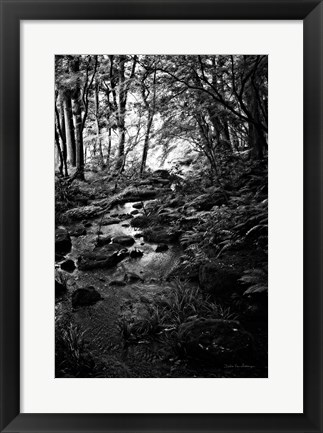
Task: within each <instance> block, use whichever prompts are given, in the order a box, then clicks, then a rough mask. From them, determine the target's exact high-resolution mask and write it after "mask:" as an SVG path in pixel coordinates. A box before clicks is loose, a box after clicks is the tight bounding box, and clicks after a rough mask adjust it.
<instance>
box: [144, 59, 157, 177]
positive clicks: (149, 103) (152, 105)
mask: <svg viewBox="0 0 323 433" xmlns="http://www.w3.org/2000/svg"><path fill="white" fill-rule="evenodd" d="M156 73H157V67H156V62H155V63H154V65H153V66H152V67H149V68H148V69H147V70H146V71H145V73H144V74H143V76H142V81H141V95H142V99H143V101H144V104H145V107H146V110H147V127H146V134H145V141H144V147H143V153H142V159H141V166H140V175H141V176H142V174H143V172H144V170H145V167H146V162H147V155H148V149H149V138H150V131H151V128H152V124H153V119H154V115H155V110H156ZM150 74H152V75H153V80H152V84H151V87H152V89H151V88H149V85H147V83H146V81H147V78H148V76H149V75H150ZM150 93H152V97H151V100H149V94H150Z"/></svg>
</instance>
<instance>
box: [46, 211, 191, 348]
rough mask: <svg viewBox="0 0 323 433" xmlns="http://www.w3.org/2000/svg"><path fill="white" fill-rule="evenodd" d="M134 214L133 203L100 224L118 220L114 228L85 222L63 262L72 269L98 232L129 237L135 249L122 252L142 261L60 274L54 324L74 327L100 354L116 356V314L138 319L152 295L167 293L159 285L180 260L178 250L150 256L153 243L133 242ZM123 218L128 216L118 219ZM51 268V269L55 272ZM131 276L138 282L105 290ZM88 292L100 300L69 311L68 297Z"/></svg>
mask: <svg viewBox="0 0 323 433" xmlns="http://www.w3.org/2000/svg"><path fill="white" fill-rule="evenodd" d="M132 211H134V207H133V203H125V204H123V205H118V206H115V207H113V208H112V209H111V210H110V211H109V212H107V213H106V214H105V215H104V218H117V217H118V216H122V215H123V218H124V219H123V220H122V221H121V222H119V223H116V224H110V225H101V220H102V218H101V217H99V218H96V219H93V220H91V223H92V225H91V226H90V227H88V228H87V229H86V230H87V232H86V235H83V236H78V237H75V236H72V237H71V239H72V249H71V251H70V253H69V254H67V255H66V259H72V260H73V261H74V262H75V264H76V266H77V259H78V257H79V256H80V255H81V254H82V253H84V251H92V250H93V249H94V247H95V244H96V241H97V237H98V231H99V230H100V231H101V235H100V236H109V237H111V238H114V237H116V236H132V237H133V238H134V239H135V243H134V244H133V246H132V247H128V250H129V251H131V250H134V249H138V250H140V251H142V253H143V255H142V257H138V258H131V257H129V256H128V257H126V258H124V259H123V260H122V261H121V262H120V263H118V264H117V265H116V266H115V267H112V268H108V269H105V268H97V269H93V270H88V271H81V270H79V269H78V268H77V267H76V269H75V270H74V271H73V272H72V273H68V272H64V271H62V272H64V276H65V278H66V279H67V287H68V290H67V293H66V294H65V295H63V296H62V297H61V298H58V299H57V300H56V305H55V308H56V314H55V317H56V320H58V321H59V320H69V319H70V320H71V321H73V322H74V323H77V324H79V325H80V327H81V329H82V330H83V331H85V336H86V337H87V339H88V340H90V341H92V342H93V341H94V342H95V347H96V349H97V350H98V351H100V354H101V355H102V356H104V354H106V355H108V354H111V351H112V352H114V353H116V352H119V354H121V352H122V342H121V337H120V333H119V331H118V326H117V323H118V319H119V318H120V314H121V313H122V311H123V310H125V309H126V308H129V305H136V308H137V310H138V314H140V308H141V305H143V306H144V304H145V302H149V299H151V298H152V297H153V296H154V295H155V294H156V293H160V292H161V291H165V290H167V283H165V281H164V279H165V277H166V276H167V273H168V272H169V271H170V270H171V268H172V266H174V264H175V263H176V261H178V259H179V257H180V256H181V255H182V252H183V250H182V248H181V247H180V245H178V244H173V245H172V244H168V250H167V251H164V252H156V251H155V250H156V247H157V244H156V243H152V242H146V241H144V238H143V237H142V236H141V237H135V236H136V235H138V234H139V233H141V230H140V229H137V228H133V227H131V225H130V221H131V216H130V213H131V212H132ZM124 214H127V216H128V215H129V217H128V218H127V216H124ZM59 263H60V262H57V263H56V267H59ZM129 273H133V274H136V275H138V276H140V278H141V279H142V281H140V280H139V281H135V282H133V283H131V282H127V283H126V285H123V286H119V285H118V286H115V285H110V282H111V281H116V280H118V281H123V280H124V277H125V275H127V274H129ZM89 286H93V287H94V288H95V289H96V290H97V291H98V292H99V293H100V295H101V296H102V298H103V299H102V300H101V301H99V302H97V303H96V304H94V305H91V306H88V307H81V308H78V309H73V308H72V303H71V297H72V293H73V291H74V290H76V289H77V288H83V287H89Z"/></svg>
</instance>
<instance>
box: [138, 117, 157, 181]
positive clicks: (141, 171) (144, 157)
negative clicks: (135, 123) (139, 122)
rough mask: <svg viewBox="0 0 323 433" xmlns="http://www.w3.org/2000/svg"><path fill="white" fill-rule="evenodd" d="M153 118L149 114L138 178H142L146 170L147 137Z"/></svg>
mask: <svg viewBox="0 0 323 433" xmlns="http://www.w3.org/2000/svg"><path fill="white" fill-rule="evenodd" d="M153 117H154V115H153V113H149V117H148V124H147V130H146V135H145V142H144V150H143V153H142V160H141V167H140V176H142V174H143V172H144V170H145V168H146V161H147V155H148V148H149V136H150V130H151V126H152V123H153Z"/></svg>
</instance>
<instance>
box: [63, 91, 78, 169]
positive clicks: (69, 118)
mask: <svg viewBox="0 0 323 433" xmlns="http://www.w3.org/2000/svg"><path fill="white" fill-rule="evenodd" d="M64 118H65V127H66V142H67V159H68V162H69V163H70V164H71V165H72V166H73V167H75V166H76V157H75V134H74V124H73V113H72V103H71V93H70V92H69V91H66V92H65V94H64Z"/></svg>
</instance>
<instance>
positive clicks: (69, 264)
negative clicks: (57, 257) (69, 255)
mask: <svg viewBox="0 0 323 433" xmlns="http://www.w3.org/2000/svg"><path fill="white" fill-rule="evenodd" d="M61 269H63V270H64V271H67V272H73V271H74V269H75V263H74V262H73V260H71V259H68V260H65V261H64V262H63V263H61Z"/></svg>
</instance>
